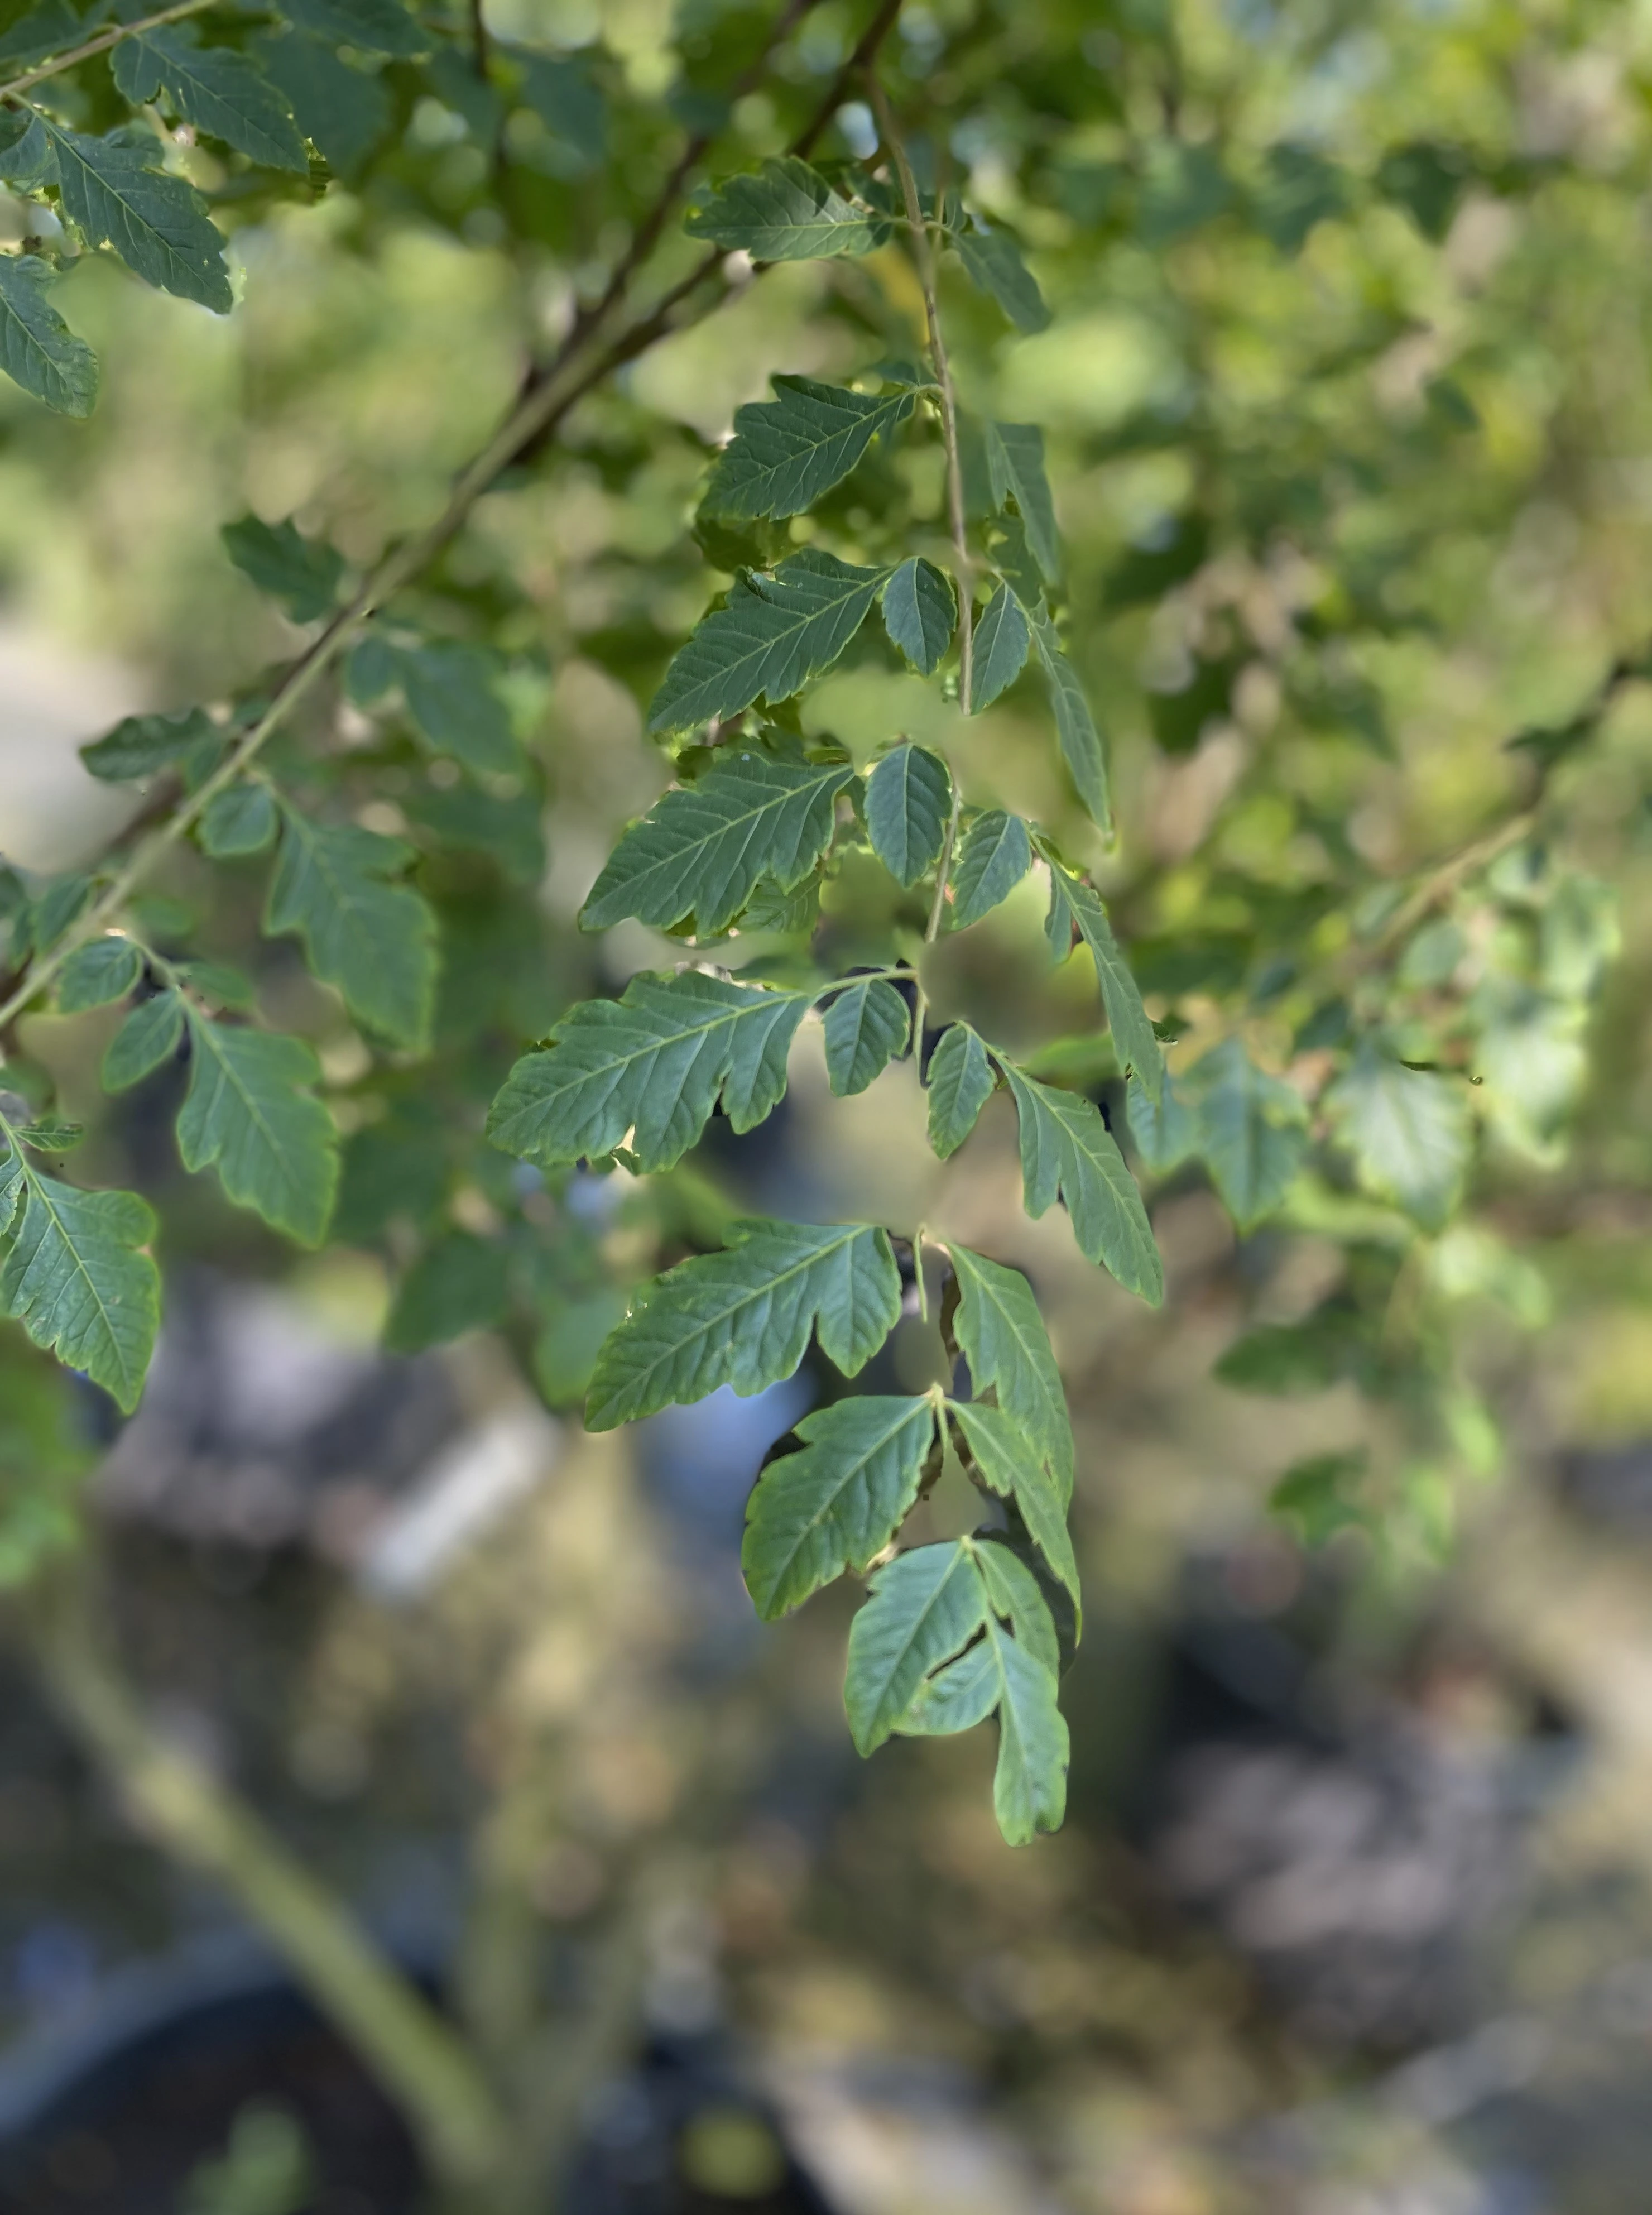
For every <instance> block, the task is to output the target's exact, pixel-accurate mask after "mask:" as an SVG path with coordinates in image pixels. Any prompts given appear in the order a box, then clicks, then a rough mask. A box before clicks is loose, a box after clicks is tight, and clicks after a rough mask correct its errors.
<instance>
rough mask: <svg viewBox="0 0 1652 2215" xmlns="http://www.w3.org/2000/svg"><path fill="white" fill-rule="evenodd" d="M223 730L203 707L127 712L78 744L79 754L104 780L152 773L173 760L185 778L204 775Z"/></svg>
mask: <svg viewBox="0 0 1652 2215" xmlns="http://www.w3.org/2000/svg"><path fill="white" fill-rule="evenodd" d="M223 744H224V733H223V732H222V731H221V730H219V728H218V727H217V724H216V723H215V722H214V721H212V718H211V716H210V715H208V714H207V713H206V711H205V709H204V708H189V709H185V710H184V711H183V712H182V713H181V714H180V715H128V716H126V717H125V718H124V720H123V721H120V722H119V723H117V724H116V725H115V727H114V728H113V730H112V731H110V732H108V733H106V735H105V736H104V737H102V738H101V739H93V741H92V743H91V744H90V745H85V746H83V747H82V748H81V750H80V758H81V759H82V761H83V762H84V763H85V764H86V767H87V769H88V770H89V772H90V773H91V775H92V776H95V777H96V778H98V779H99V780H100V782H102V783H104V784H125V783H127V782H131V781H132V780H133V779H135V778H138V777H140V776H156V774H157V772H158V771H160V770H163V769H171V768H172V767H173V766H174V764H175V765H176V766H177V767H179V768H180V769H181V770H183V772H184V778H185V782H193V781H194V779H195V778H196V777H198V776H205V774H206V773H207V771H208V770H211V768H212V766H213V765H214V764H215V763H216V762H217V758H218V756H219V755H220V754H221V753H222V752H223Z"/></svg>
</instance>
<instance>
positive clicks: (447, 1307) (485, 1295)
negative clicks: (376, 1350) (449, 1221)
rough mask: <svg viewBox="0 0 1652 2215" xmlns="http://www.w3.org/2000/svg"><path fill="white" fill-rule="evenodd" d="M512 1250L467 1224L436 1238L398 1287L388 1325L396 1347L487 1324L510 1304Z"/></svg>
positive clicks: (409, 1347) (419, 1347) (411, 1348)
mask: <svg viewBox="0 0 1652 2215" xmlns="http://www.w3.org/2000/svg"><path fill="white" fill-rule="evenodd" d="M509 1266H510V1256H509V1255H508V1254H507V1253H506V1251H505V1248H504V1247H503V1246H501V1245H499V1244H498V1243H497V1242H495V1241H493V1240H492V1239H488V1238H477V1237H474V1236H472V1234H471V1233H470V1232H469V1231H468V1230H456V1231H453V1232H451V1233H450V1235H449V1236H447V1237H445V1238H441V1239H438V1240H437V1242H436V1244H435V1245H433V1246H431V1247H429V1248H427V1249H426V1250H425V1252H424V1253H423V1254H421V1255H419V1259H418V1260H417V1261H415V1262H414V1263H413V1267H412V1268H411V1269H409V1270H408V1272H407V1275H406V1276H405V1277H404V1278H403V1279H401V1284H400V1285H398V1286H397V1287H396V1295H395V1301H394V1302H393V1303H392V1305H391V1308H390V1312H389V1316H388V1317H387V1318H386V1321H385V1325H384V1343H385V1345H386V1346H387V1347H389V1351H390V1352H391V1353H423V1352H424V1350H425V1347H427V1346H445V1345H446V1344H447V1342H448V1341H449V1340H450V1339H455V1338H457V1337H459V1336H460V1335H462V1333H463V1332H465V1331H468V1330H487V1329H489V1328H492V1327H493V1324H495V1323H497V1322H499V1321H500V1320H501V1318H502V1317H503V1316H504V1315H505V1310H506V1309H507V1308H508V1307H509V1305H510V1299H511V1292H510V1281H509Z"/></svg>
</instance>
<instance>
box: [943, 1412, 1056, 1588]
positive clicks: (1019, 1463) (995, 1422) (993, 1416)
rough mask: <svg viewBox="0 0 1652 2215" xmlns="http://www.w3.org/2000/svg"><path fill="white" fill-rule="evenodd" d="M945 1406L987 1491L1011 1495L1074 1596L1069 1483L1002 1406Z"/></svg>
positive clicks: (1034, 1540)
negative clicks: (1056, 1473) (1069, 1523)
mask: <svg viewBox="0 0 1652 2215" xmlns="http://www.w3.org/2000/svg"><path fill="white" fill-rule="evenodd" d="M946 1412H947V1414H949V1415H950V1416H951V1420H952V1423H953V1426H954V1427H955V1429H956V1430H957V1432H958V1436H959V1439H960V1443H961V1445H962V1447H963V1449H964V1453H965V1456H966V1457H967V1460H968V1462H969V1464H970V1466H971V1467H972V1468H973V1469H974V1470H976V1473H977V1474H978V1475H979V1476H980V1478H981V1481H982V1483H983V1484H984V1485H985V1486H986V1487H987V1488H988V1491H990V1492H995V1493H997V1494H998V1495H999V1496H1000V1499H1005V1500H1014V1502H1015V1504H1016V1506H1018V1507H1019V1510H1020V1511H1021V1519H1022V1521H1023V1522H1024V1523H1025V1525H1026V1526H1027V1530H1028V1531H1029V1533H1030V1534H1031V1538H1032V1542H1033V1543H1034V1545H1036V1546H1037V1549H1038V1550H1039V1552H1040V1553H1041V1554H1042V1555H1043V1557H1044V1559H1045V1561H1047V1562H1049V1566H1050V1568H1051V1569H1052V1570H1053V1571H1054V1572H1055V1575H1056V1576H1057V1577H1058V1578H1059V1579H1060V1580H1061V1581H1062V1584H1063V1585H1065V1586H1066V1587H1067V1589H1068V1592H1071V1593H1072V1595H1073V1598H1074V1601H1075V1602H1076V1600H1077V1599H1078V1598H1079V1565H1078V1562H1077V1561H1076V1560H1075V1559H1074V1553H1073V1540H1072V1537H1071V1536H1070V1534H1069V1533H1068V1527H1067V1508H1068V1488H1067V1487H1066V1486H1065V1485H1064V1484H1063V1483H1062V1480H1061V1479H1060V1478H1059V1477H1057V1476H1055V1473H1054V1472H1053V1471H1052V1470H1051V1469H1050V1467H1049V1463H1048V1462H1047V1461H1046V1459H1045V1458H1044V1457H1043V1454H1042V1453H1041V1452H1040V1451H1038V1449H1037V1446H1036V1445H1033V1443H1032V1441H1031V1439H1029V1438H1027V1437H1026V1435H1025V1433H1023V1432H1022V1431H1021V1430H1020V1429H1019V1427H1017V1425H1016V1423H1015V1422H1014V1420H1013V1418H1012V1417H1011V1416H1009V1415H1007V1414H1006V1413H1005V1411H1004V1410H1003V1408H991V1407H988V1406H986V1405H984V1404H983V1403H982V1402H978V1401H969V1402H958V1401H951V1400H949V1401H948V1402H947V1403H946Z"/></svg>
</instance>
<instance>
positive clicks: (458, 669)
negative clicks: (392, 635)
mask: <svg viewBox="0 0 1652 2215" xmlns="http://www.w3.org/2000/svg"><path fill="white" fill-rule="evenodd" d="M395 660H396V673H397V675H398V676H399V678H401V691H402V696H403V698H404V699H405V700H406V701H407V713H408V715H410V716H411V717H412V719H413V727H414V728H415V729H416V730H417V731H418V733H419V736H420V737H421V738H422V739H424V740H425V744H426V745H428V746H429V747H430V748H431V752H433V753H438V754H448V755H450V756H451V757H452V758H453V759H454V760H455V761H456V762H459V763H460V764H462V765H463V767H464V768H466V769H468V770H473V771H478V772H484V773H486V772H489V771H492V772H493V773H495V774H498V775H501V776H512V775H514V774H515V773H516V772H517V770H520V769H521V767H522V749H521V747H520V746H519V745H517V740H516V733H514V732H513V731H512V730H511V718H510V716H509V715H507V714H506V713H505V703H504V702H503V701H502V700H501V699H500V698H499V694H498V692H497V691H496V690H494V679H495V674H496V672H495V669H494V665H493V659H492V657H491V656H490V655H489V654H487V653H484V652H483V650H482V649H481V647H476V646H462V645H459V644H455V643H450V642H448V641H442V642H441V643H439V644H437V645H435V646H419V647H399V648H397V649H396V654H395Z"/></svg>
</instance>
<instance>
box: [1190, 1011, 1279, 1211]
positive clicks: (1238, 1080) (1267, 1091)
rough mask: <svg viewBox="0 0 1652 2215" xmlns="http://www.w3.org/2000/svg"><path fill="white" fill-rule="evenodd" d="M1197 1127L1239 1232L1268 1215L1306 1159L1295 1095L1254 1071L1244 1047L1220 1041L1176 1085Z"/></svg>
mask: <svg viewBox="0 0 1652 2215" xmlns="http://www.w3.org/2000/svg"><path fill="white" fill-rule="evenodd" d="M1180 1089H1181V1094H1182V1097H1183V1099H1184V1101H1186V1102H1187V1104H1188V1105H1189V1106H1190V1107H1191V1108H1192V1110H1193V1113H1194V1114H1195V1116H1196V1119H1197V1122H1198V1131H1199V1143H1198V1150H1199V1152H1200V1154H1201V1155H1202V1157H1203V1159H1204V1161H1205V1162H1206V1163H1207V1164H1208V1168H1209V1170H1210V1175H1211V1181H1212V1182H1213V1183H1214V1184H1215V1187H1216V1190H1217V1192H1218V1193H1220V1194H1221V1200H1222V1204H1223V1206H1225V1207H1226V1208H1227V1212H1228V1213H1229V1214H1230V1215H1231V1216H1232V1217H1233V1220H1234V1222H1235V1224H1237V1225H1238V1226H1239V1229H1240V1230H1249V1229H1250V1228H1251V1225H1252V1224H1256V1223H1259V1222H1260V1221H1261V1220H1262V1218H1263V1217H1264V1216H1266V1215H1270V1214H1271V1213H1272V1212H1273V1211H1274V1209H1275V1208H1276V1207H1277V1206H1279V1203H1280V1202H1281V1200H1283V1198H1284V1197H1285V1194H1286V1193H1287V1192H1288V1191H1289V1189H1290V1187H1291V1186H1292V1185H1293V1184H1294V1181H1295V1180H1296V1174H1297V1171H1298V1170H1299V1169H1300V1168H1301V1166H1302V1163H1303V1160H1304V1158H1305V1157H1306V1152H1307V1133H1306V1130H1305V1129H1304V1128H1303V1127H1302V1126H1303V1124H1304V1121H1305V1120H1306V1110H1305V1108H1304V1107H1303V1103H1302V1098H1301V1095H1300V1093H1298V1092H1296V1091H1294V1090H1293V1089H1292V1088H1291V1087H1290V1086H1289V1085H1288V1084H1286V1083H1282V1081H1281V1080H1280V1079H1279V1078H1278V1077H1269V1076H1267V1075H1266V1074H1265V1073H1264V1072H1263V1071H1261V1070H1259V1069H1258V1068H1257V1066H1256V1065H1255V1064H1254V1062H1252V1061H1251V1058H1250V1056H1249V1055H1248V1054H1247V1053H1246V1052H1245V1047H1244V1044H1243V1042H1242V1041H1241V1040H1239V1039H1236V1038H1230V1039H1224V1040H1223V1041H1222V1043H1221V1045H1220V1046H1213V1047H1212V1048H1211V1050H1210V1052H1208V1053H1207V1054H1205V1055H1203V1056H1202V1058H1200V1059H1199V1060H1198V1061H1197V1062H1196V1063H1195V1064H1194V1065H1193V1067H1192V1068H1191V1069H1190V1070H1189V1071H1187V1072H1186V1074H1185V1075H1184V1077H1183V1078H1182V1079H1181V1085H1180Z"/></svg>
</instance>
